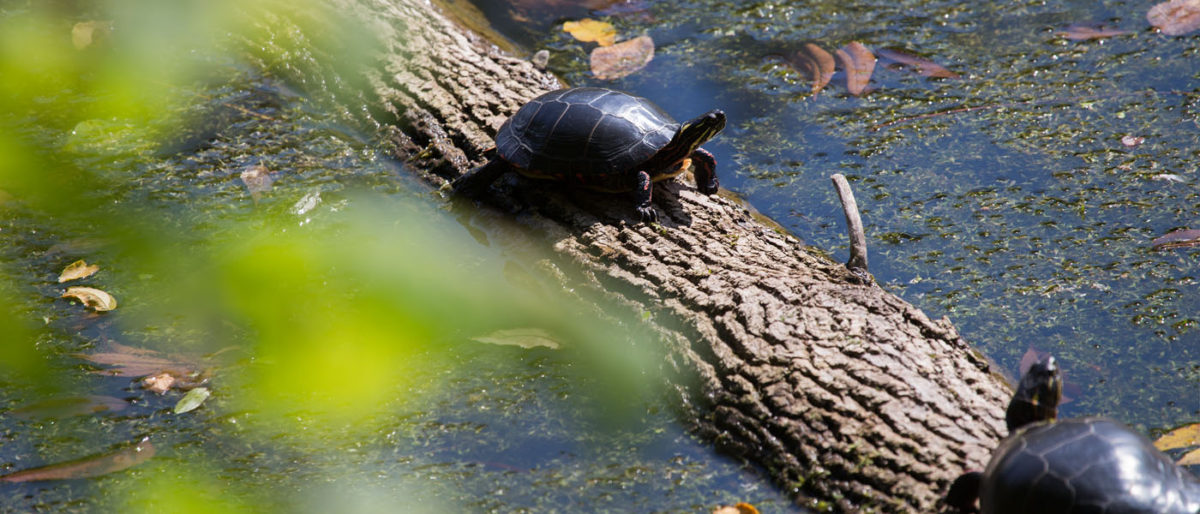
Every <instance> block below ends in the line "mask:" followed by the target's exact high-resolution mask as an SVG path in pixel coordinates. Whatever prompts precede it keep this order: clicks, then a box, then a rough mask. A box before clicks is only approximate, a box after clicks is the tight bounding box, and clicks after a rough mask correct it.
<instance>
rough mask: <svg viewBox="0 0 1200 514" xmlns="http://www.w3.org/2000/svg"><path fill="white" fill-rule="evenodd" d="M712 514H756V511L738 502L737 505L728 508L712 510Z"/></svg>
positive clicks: (722, 507) (721, 507) (727, 506)
mask: <svg viewBox="0 0 1200 514" xmlns="http://www.w3.org/2000/svg"><path fill="white" fill-rule="evenodd" d="M712 514H758V509H756V508H754V506H753V505H750V504H749V503H746V502H738V504H737V505H734V506H732V507H731V506H729V505H722V506H720V507H717V508H716V509H713V511H712Z"/></svg>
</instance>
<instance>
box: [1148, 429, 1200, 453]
mask: <svg viewBox="0 0 1200 514" xmlns="http://www.w3.org/2000/svg"><path fill="white" fill-rule="evenodd" d="M1191 446H1200V423H1192V424H1190V425H1184V426H1182V427H1179V428H1176V429H1175V430H1172V431H1170V432H1167V433H1165V434H1163V435H1162V437H1159V438H1158V439H1155V440H1154V447H1155V448H1158V449H1159V450H1161V451H1164V452H1165V451H1167V450H1174V449H1176V448H1188V447H1191Z"/></svg>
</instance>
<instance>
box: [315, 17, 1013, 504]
mask: <svg viewBox="0 0 1200 514" xmlns="http://www.w3.org/2000/svg"><path fill="white" fill-rule="evenodd" d="M333 3H334V8H335V9H336V10H337V11H338V12H340V13H341V14H342V15H344V16H346V17H348V19H350V20H352V22H353V24H354V25H356V26H357V29H356V30H357V31H360V32H362V33H367V34H370V37H372V38H376V39H375V41H376V42H377V43H378V46H377V52H378V53H377V55H376V56H375V58H374V60H373V61H371V62H370V63H369V64H368V65H366V66H365V68H366V69H361V70H358V71H357V73H358V74H359V76H360V77H364V78H365V79H366V86H367V87H365V88H362V87H359V88H356V87H352V86H345V87H341V88H340V89H337V88H331V89H334V95H333V96H335V97H336V98H337V102H339V104H340V105H342V106H343V107H344V108H345V109H346V110H347V111H348V112H351V113H354V116H356V117H358V118H359V120H360V121H362V122H365V123H368V124H371V125H374V126H375V127H377V128H378V129H379V130H380V131H381V132H382V133H383V134H384V135H385V138H386V139H388V140H389V141H390V142H391V143H392V148H391V151H392V152H394V154H395V155H396V156H397V157H399V158H401V159H402V160H404V161H405V162H406V163H407V164H408V165H409V167H410V169H411V170H412V171H414V172H415V173H416V174H417V175H418V176H420V177H422V178H423V179H424V180H425V181H427V182H429V183H430V184H432V185H434V186H435V187H436V186H440V185H442V184H444V183H445V181H446V180H449V179H452V178H454V177H456V176H458V175H459V174H461V173H462V172H463V171H465V170H466V169H468V168H469V167H471V166H472V165H478V164H480V163H482V162H484V160H485V157H484V151H485V150H486V149H488V148H489V147H490V146H491V145H492V139H491V137H492V136H493V135H494V134H495V132H496V130H497V129H498V128H499V126H500V124H501V123H502V122H503V121H504V120H505V119H506V118H507V117H508V115H510V114H511V113H513V112H514V111H515V110H516V109H517V108H518V107H519V106H520V105H521V104H522V103H524V102H525V101H526V100H528V99H530V98H532V97H534V96H536V95H538V94H540V93H542V92H545V91H548V90H551V89H555V88H557V87H560V86H559V84H558V83H557V81H556V80H555V79H554V78H553V77H551V76H549V75H548V74H545V73H543V72H539V71H538V70H537V69H535V67H534V66H533V65H531V64H530V63H529V62H527V61H525V60H522V59H517V58H514V57H511V56H508V55H504V54H503V53H501V52H500V51H499V50H497V49H496V48H495V47H494V46H492V45H490V44H487V43H486V42H485V41H482V40H481V39H480V38H478V37H477V36H474V35H472V34H471V33H469V32H466V31H465V30H463V29H461V28H459V26H457V25H455V24H454V23H452V22H451V21H449V20H448V19H447V18H446V17H444V16H443V15H442V14H440V12H439V11H438V9H437V8H435V7H434V6H432V5H430V4H428V3H426V2H420V1H417V0H336V1H334V2H333ZM338 58H339V57H338V56H337V55H332V54H330V55H322V54H320V53H319V52H317V53H314V54H313V57H312V60H313V64H314V66H313V67H312V69H305V70H304V71H303V72H299V71H295V70H293V71H294V72H295V73H297V74H299V75H300V76H299V77H298V78H299V79H301V80H304V81H309V82H320V83H324V84H334V83H337V82H339V81H340V80H342V79H341V78H340V77H339V76H338V74H341V73H345V71H343V70H340V69H338V68H337V67H336V66H334V65H333V64H330V61H336V60H337V59H338ZM708 107H710V106H704V108H708ZM675 114H676V116H682V117H686V116H687V115H689V114H690V113H675ZM731 123H737V120H731ZM718 137H720V136H718ZM830 194H833V191H832V190H831V191H830ZM485 202H486V203H487V204H489V205H490V206H492V207H493V209H494V210H493V211H492V212H497V211H498V212H500V213H502V216H504V217H508V218H513V219H517V220H518V221H519V226H520V227H523V228H522V229H523V230H524V231H526V232H527V233H532V234H534V235H535V236H536V240H538V241H548V242H545V243H543V244H545V245H547V246H549V247H551V248H552V250H553V252H554V254H555V255H557V256H558V262H556V263H554V264H553V266H555V267H557V268H559V269H560V270H562V271H563V273H561V274H560V275H559V277H560V280H562V281H564V282H565V285H566V286H567V287H572V288H590V289H594V290H598V291H605V292H606V294H609V295H613V296H617V297H619V298H620V299H621V300H622V301H623V302H626V303H627V304H630V305H635V306H637V307H638V308H639V309H641V310H643V311H648V312H650V313H652V317H651V323H654V324H656V328H657V329H658V330H659V331H660V332H661V333H663V334H664V335H665V336H666V337H665V338H666V339H667V340H668V341H670V343H671V345H672V348H671V354H672V356H673V362H674V363H675V365H676V366H677V367H678V368H679V369H680V370H681V371H683V372H684V373H685V374H686V375H689V376H692V377H695V378H696V380H697V382H696V383H694V384H693V385H691V386H689V387H687V393H688V396H687V398H686V403H687V404H688V405H689V410H688V412H690V413H692V418H693V419H692V421H693V422H694V423H695V425H696V428H697V429H698V430H699V431H700V432H701V433H702V434H705V435H706V436H708V437H710V438H711V440H712V441H714V442H715V443H716V444H717V445H718V446H719V447H721V448H723V449H725V450H727V451H731V452H734V453H736V454H739V455H742V456H745V457H746V458H748V459H750V460H752V461H755V462H758V463H761V464H762V465H764V466H765V467H766V468H767V469H768V470H769V472H770V473H772V474H773V476H774V477H775V478H776V479H777V480H778V482H779V483H780V484H781V485H782V486H783V487H786V488H787V489H788V490H789V491H791V492H792V493H793V494H795V495H796V497H797V500H798V501H799V502H801V503H806V504H809V505H818V506H820V505H823V506H829V507H832V508H833V509H835V510H840V511H862V510H878V511H910V512H929V511H932V510H934V509H935V508H936V504H937V501H938V498H939V497H940V495H941V494H942V492H943V491H944V490H945V487H946V486H947V484H948V483H949V481H951V480H952V479H953V478H954V477H956V476H957V475H958V474H959V473H961V472H962V471H963V470H964V469H967V468H979V467H981V466H982V465H983V464H984V463H985V459H986V458H987V456H988V455H989V453H990V451H991V449H992V448H994V447H995V444H996V442H997V440H998V439H999V438H1000V437H1001V436H1002V435H1003V434H1004V433H1005V430H1004V423H1003V415H1004V405H1005V404H1006V402H1007V400H1008V398H1009V396H1010V394H1011V393H1010V389H1009V386H1008V385H1007V384H1006V383H1005V381H1004V379H1003V378H1002V377H1001V376H1000V375H999V374H998V373H996V372H995V369H994V367H993V366H992V364H991V363H990V361H988V360H987V359H986V358H984V357H983V356H981V355H980V354H979V353H978V352H976V351H975V350H973V349H972V348H971V347H970V346H969V345H968V344H967V343H966V342H964V341H963V339H962V338H961V337H960V336H959V334H958V333H957V331H956V330H955V329H954V327H953V326H952V325H951V324H950V322H949V321H948V320H945V319H943V320H936V321H935V320H930V319H929V318H928V317H926V315H925V314H924V313H922V312H921V311H920V310H919V309H917V308H915V307H913V306H912V305H909V304H908V303H906V302H905V301H903V300H901V299H899V298H897V297H896V296H894V295H892V294H890V293H888V292H886V291H884V290H882V289H880V288H879V287H878V286H876V285H874V284H861V283H860V282H861V280H857V279H856V278H855V277H854V276H853V275H852V274H851V273H850V272H849V271H847V270H846V269H845V267H844V266H842V265H841V264H838V263H834V262H831V261H830V260H829V259H827V258H825V257H822V256H820V255H818V254H816V253H814V252H812V251H811V250H810V249H808V248H806V247H804V246H803V245H802V243H801V242H800V241H799V240H797V239H796V238H794V237H792V236H790V235H787V234H785V233H783V232H782V231H781V230H779V229H778V228H777V227H775V226H773V225H771V224H769V223H766V222H763V221H760V219H759V218H757V217H756V216H755V215H753V214H752V213H751V212H750V211H749V210H748V209H747V208H745V207H744V206H743V205H742V204H740V203H739V202H738V201H737V200H736V199H732V198H729V197H726V196H721V195H718V196H704V195H701V194H699V193H698V192H696V190H695V189H694V188H693V187H692V186H691V184H690V183H688V184H686V185H685V184H681V183H669V184H663V185H662V187H660V188H659V189H658V190H657V192H656V206H657V207H658V208H659V210H660V212H663V213H666V216H663V217H662V220H661V227H654V226H651V225H645V224H640V223H638V222H637V219H636V212H635V211H634V210H633V208H632V204H631V203H630V201H629V200H628V199H627V198H625V197H623V196H619V195H616V196H614V195H604V194H599V193H586V192H577V191H570V190H566V189H563V188H559V187H553V186H550V187H547V186H545V185H542V184H536V183H532V182H531V181H528V180H524V179H519V178H516V177H506V178H504V179H502V180H500V181H499V182H498V183H497V185H496V186H495V187H494V188H493V189H492V190H491V192H490V193H489V195H487V197H486V199H485ZM467 217H468V218H469V217H470V215H468V216H467Z"/></svg>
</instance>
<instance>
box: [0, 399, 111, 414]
mask: <svg viewBox="0 0 1200 514" xmlns="http://www.w3.org/2000/svg"><path fill="white" fill-rule="evenodd" d="M128 406H129V402H127V401H125V400H122V399H120V398H114V397H112V396H100V395H91V396H69V397H63V398H51V399H49V400H43V401H40V402H36V403H31V404H29V405H26V406H24V407H19V408H16V409H13V410H10V411H8V415H10V416H16V417H18V418H21V419H59V418H69V417H72V416H81V415H85V414H97V413H100V412H117V411H121V410H125V408H126V407H128Z"/></svg>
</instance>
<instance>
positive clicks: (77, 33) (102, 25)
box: [71, 20, 112, 50]
mask: <svg viewBox="0 0 1200 514" xmlns="http://www.w3.org/2000/svg"><path fill="white" fill-rule="evenodd" d="M111 33H112V22H111V21H96V20H92V21H81V22H79V23H76V24H75V26H73V27H71V43H72V44H74V45H75V49H76V50H83V49H84V48H87V47H89V46H92V45H94V44H96V43H99V42H100V41H102V40H104V38H106V37H108V35H109V34H111Z"/></svg>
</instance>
